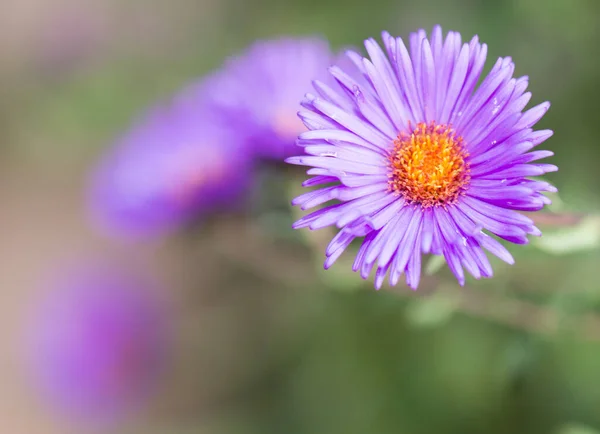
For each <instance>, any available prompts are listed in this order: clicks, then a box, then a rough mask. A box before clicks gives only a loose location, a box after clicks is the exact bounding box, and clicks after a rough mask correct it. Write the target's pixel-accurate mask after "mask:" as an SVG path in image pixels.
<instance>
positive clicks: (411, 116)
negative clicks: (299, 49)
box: [287, 26, 557, 289]
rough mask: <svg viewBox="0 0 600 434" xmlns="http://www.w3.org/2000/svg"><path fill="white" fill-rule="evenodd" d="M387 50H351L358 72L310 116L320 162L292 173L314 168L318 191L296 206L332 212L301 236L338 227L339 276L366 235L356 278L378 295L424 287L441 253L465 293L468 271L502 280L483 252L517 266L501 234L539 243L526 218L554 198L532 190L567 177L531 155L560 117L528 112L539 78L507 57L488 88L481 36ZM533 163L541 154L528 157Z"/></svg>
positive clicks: (308, 145)
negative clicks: (554, 176)
mask: <svg viewBox="0 0 600 434" xmlns="http://www.w3.org/2000/svg"><path fill="white" fill-rule="evenodd" d="M383 42H384V47H385V52H384V51H383V50H382V49H381V48H380V46H379V45H378V44H377V43H376V42H375V41H374V40H373V39H368V40H367V41H365V47H366V49H367V52H368V53H369V56H370V59H367V58H363V57H362V56H360V55H359V54H357V53H355V52H348V53H347V54H348V57H349V59H350V60H352V62H353V64H354V70H352V71H350V70H342V69H341V68H339V67H332V68H330V72H331V74H332V76H333V77H334V78H335V79H336V82H337V84H336V85H335V87H331V86H327V85H326V84H324V83H319V82H317V83H316V84H315V89H316V94H307V95H306V98H305V100H304V102H303V106H304V107H305V110H303V111H301V112H300V113H299V116H300V117H301V118H302V120H303V121H304V123H305V125H306V126H307V127H308V128H309V130H311V131H308V132H305V133H302V134H300V136H299V139H298V144H299V145H300V146H302V147H303V148H304V152H305V153H306V154H308V155H306V156H298V157H291V158H289V159H288V160H287V162H288V163H291V164H298V165H304V166H309V167H311V169H309V170H308V172H307V173H308V174H309V175H314V177H312V178H311V179H309V180H307V181H306V182H305V183H304V185H305V186H320V187H319V188H318V189H316V190H314V191H310V192H308V193H305V194H303V195H301V196H299V197H297V198H296V199H295V200H294V201H293V204H295V205H299V206H300V207H301V208H302V209H309V208H312V207H315V206H318V205H321V204H326V203H327V202H330V201H332V200H335V201H337V203H334V204H329V205H327V206H325V207H324V208H321V209H319V210H317V211H315V212H313V213H311V214H309V215H307V216H305V217H303V218H301V219H300V220H299V221H297V222H296V223H295V225H294V227H295V228H302V227H309V228H310V229H319V228H323V227H326V226H330V225H336V226H337V227H338V228H340V231H339V233H338V234H337V235H336V236H335V237H334V239H333V240H332V241H331V243H330V244H329V246H328V247H327V250H326V256H327V259H326V261H325V268H328V267H330V266H331V265H332V264H333V263H334V262H335V261H336V259H337V258H338V257H339V256H340V255H341V254H342V253H343V252H344V250H345V249H346V248H347V247H348V246H349V245H350V243H351V242H352V241H353V240H354V239H356V238H362V237H364V240H363V242H362V245H361V247H360V249H359V251H358V254H357V257H356V260H355V262H354V267H353V269H354V271H360V274H361V276H362V277H363V278H365V279H366V278H367V277H368V276H369V274H370V273H371V271H372V269H373V267H374V266H375V267H376V269H377V271H376V276H375V286H376V287H377V288H380V287H381V285H382V284H383V281H384V279H385V277H386V275H388V274H389V281H390V284H391V285H395V284H397V282H398V280H399V278H400V276H401V275H402V274H405V275H406V282H407V284H408V285H409V286H411V287H412V288H414V289H416V288H417V286H418V284H419V279H420V274H421V256H422V254H428V253H431V254H435V255H443V256H444V257H445V259H446V262H447V263H448V266H449V267H450V269H451V270H452V272H453V273H454V275H455V276H456V278H457V279H458V281H459V283H460V284H461V285H462V284H464V281H465V273H464V270H467V271H468V272H469V273H470V274H471V275H473V276H474V277H475V278H480V277H491V276H492V268H491V266H490V263H489V261H488V259H487V257H486V255H485V253H484V249H485V250H488V251H489V252H491V253H492V254H494V255H496V256H498V257H499V258H501V259H502V260H504V261H506V262H508V263H513V258H512V256H511V255H510V253H509V252H508V251H507V250H506V249H505V248H504V247H503V246H502V245H501V244H500V243H499V242H498V241H497V240H496V239H495V238H493V237H491V236H490V234H491V235H495V236H497V237H500V238H502V239H505V240H507V241H510V242H513V243H517V244H526V243H527V242H528V239H527V236H528V235H534V236H539V235H541V232H540V231H539V230H538V228H536V227H535V226H534V223H533V221H532V220H531V219H529V218H528V217H526V216H524V215H522V214H520V213H519V212H518V211H537V210H540V209H542V208H543V207H544V205H546V204H549V203H550V200H549V199H548V198H547V197H545V196H544V195H543V192H546V191H555V190H556V189H555V188H554V187H553V186H551V185H550V184H548V183H547V182H544V181H540V180H532V179H529V178H530V177H532V176H539V175H543V174H545V173H547V172H552V171H555V170H557V168H556V166H554V165H551V164H537V163H534V162H535V161H537V160H540V159H542V158H545V157H548V156H551V155H553V154H552V152H549V151H538V150H536V151H531V150H532V149H533V148H535V147H536V146H538V145H539V144H540V143H542V142H543V141H544V140H546V139H547V138H548V137H550V136H551V135H552V132H551V131H549V130H542V131H534V130H533V129H532V127H533V125H535V124H536V123H537V122H538V121H539V120H540V118H541V117H542V116H543V115H544V113H546V111H547V110H548V108H549V103H547V102H546V103H542V104H540V105H538V106H536V107H533V108H531V109H529V110H527V111H525V112H524V111H523V110H524V108H525V106H526V105H527V103H528V102H529V99H530V97H531V94H530V93H529V92H526V88H527V84H528V78H527V77H520V78H513V72H514V64H513V62H512V61H511V59H510V58H509V57H507V58H500V59H498V61H497V62H496V64H495V65H494V67H493V68H492V70H491V71H490V73H489V74H488V75H487V77H485V78H484V79H483V81H482V82H481V84H480V85H479V86H478V87H477V82H478V80H479V78H480V76H481V72H482V70H483V66H484V63H485V59H486V53H487V46H486V45H485V44H481V43H479V41H478V38H477V36H475V37H474V38H473V39H471V41H470V42H468V43H464V44H463V43H461V36H460V34H458V33H456V32H449V33H448V35H447V36H446V38H445V39H444V38H443V35H442V30H441V28H440V27H439V26H436V27H435V28H434V29H433V32H432V34H431V37H430V39H428V38H427V35H426V33H425V31H424V30H420V31H418V32H416V33H413V34H411V35H410V43H409V45H408V47H407V46H406V45H405V44H404V42H403V40H402V39H401V38H395V37H392V36H390V35H389V34H388V33H386V32H384V33H383ZM530 151H531V152H530Z"/></svg>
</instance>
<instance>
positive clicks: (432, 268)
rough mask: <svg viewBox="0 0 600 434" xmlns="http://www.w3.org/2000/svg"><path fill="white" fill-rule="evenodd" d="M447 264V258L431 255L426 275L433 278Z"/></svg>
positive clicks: (426, 267) (426, 266)
mask: <svg viewBox="0 0 600 434" xmlns="http://www.w3.org/2000/svg"><path fill="white" fill-rule="evenodd" d="M445 264H446V258H444V257H443V256H441V255H439V256H438V255H431V256H430V257H429V260H428V261H427V264H426V265H425V275H427V276H432V275H434V274H435V273H437V272H438V271H440V270H441V269H442V267H443V266H444V265H445Z"/></svg>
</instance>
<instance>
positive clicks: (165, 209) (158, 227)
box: [90, 78, 252, 238]
mask: <svg viewBox="0 0 600 434" xmlns="http://www.w3.org/2000/svg"><path fill="white" fill-rule="evenodd" d="M208 80H209V81H210V80H212V78H209V79H208ZM205 84H206V83H205V82H204V81H203V82H200V83H199V84H196V85H193V86H190V87H188V88H186V89H184V90H183V91H182V92H181V93H180V94H178V95H177V96H176V97H175V98H174V99H173V100H172V101H171V102H170V103H168V104H165V105H162V106H160V107H156V108H154V109H153V110H151V111H149V112H148V113H147V114H146V115H145V116H144V117H142V119H141V120H139V121H138V123H137V124H136V125H134V126H133V128H132V129H131V130H130V131H129V132H128V133H127V134H125V135H124V137H122V138H121V139H120V140H119V141H118V143H117V144H116V146H115V148H114V149H113V150H111V151H110V152H109V153H108V155H106V156H105V157H104V159H103V161H102V162H101V163H100V165H99V167H97V169H96V170H95V172H94V174H93V179H92V189H91V194H90V202H91V210H92V215H93V218H94V219H95V221H96V223H97V224H98V226H100V227H101V229H103V230H106V231H108V232H112V233H114V234H116V235H119V236H126V237H127V236H129V237H133V238H136V237H147V236H152V235H157V234H161V233H163V232H165V231H168V230H169V229H172V228H173V227H175V226H177V225H179V224H181V223H183V222H185V221H187V220H190V219H191V218H193V217H197V216H198V215H201V214H206V213H210V212H213V211H215V210H216V209H220V208H221V207H232V206H235V205H236V204H238V203H239V201H236V199H238V198H239V197H240V195H242V194H243V193H244V191H245V190H246V189H247V187H248V185H249V183H250V182H251V176H250V172H251V163H252V158H251V155H250V153H249V152H248V151H247V148H246V147H245V146H244V141H243V139H242V138H241V137H240V136H239V133H240V130H239V129H238V128H232V127H231V125H225V124H224V120H225V119H224V118H218V117H217V116H215V114H214V113H213V112H212V111H211V110H210V109H209V108H208V107H207V105H206V95H205V89H206V86H205Z"/></svg>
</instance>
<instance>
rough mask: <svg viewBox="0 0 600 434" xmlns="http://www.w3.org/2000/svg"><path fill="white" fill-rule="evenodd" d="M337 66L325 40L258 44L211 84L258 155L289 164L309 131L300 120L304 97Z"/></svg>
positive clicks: (219, 105) (217, 100)
mask: <svg viewBox="0 0 600 434" xmlns="http://www.w3.org/2000/svg"><path fill="white" fill-rule="evenodd" d="M333 63H334V59H333V55H332V53H331V50H330V48H329V45H328V43H327V41H325V40H322V39H319V38H290V37H287V38H282V39H274V40H266V41H258V42H255V43H254V44H253V45H251V46H250V47H249V48H248V49H247V50H246V51H245V52H244V53H242V54H241V55H239V56H236V57H233V58H231V59H229V61H228V62H226V64H225V66H224V67H223V74H222V75H220V76H219V77H218V78H219V80H218V81H217V82H216V83H215V84H214V85H213V86H211V88H212V89H213V90H214V92H212V98H213V102H214V103H215V106H216V108H217V109H218V110H220V111H222V112H224V113H226V115H227V117H228V118H234V119H235V124H236V125H237V126H239V127H240V128H241V129H243V130H244V131H245V132H246V134H247V137H248V145H249V147H250V149H252V150H254V152H255V153H256V154H257V155H259V156H261V157H264V158H268V159H274V160H279V161H283V159H284V158H285V157H287V156H290V155H294V154H295V153H297V152H298V151H297V149H296V147H295V141H296V138H297V136H298V134H299V133H300V132H302V131H304V130H305V129H306V128H305V127H304V125H302V122H301V121H300V120H299V119H298V116H297V112H298V110H299V109H300V104H299V102H300V100H301V99H302V96H303V95H304V93H305V92H306V89H307V87H308V86H310V83H311V82H312V80H314V79H316V78H322V79H326V78H327V68H328V67H329V66H331V65H332V64H333Z"/></svg>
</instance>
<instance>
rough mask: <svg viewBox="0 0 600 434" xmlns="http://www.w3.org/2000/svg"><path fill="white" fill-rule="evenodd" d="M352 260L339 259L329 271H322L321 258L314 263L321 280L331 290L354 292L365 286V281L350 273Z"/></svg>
mask: <svg viewBox="0 0 600 434" xmlns="http://www.w3.org/2000/svg"><path fill="white" fill-rule="evenodd" d="M353 262H354V258H349V257H341V258H339V259H338V260H337V261H336V263H335V264H334V265H333V266H332V267H331V268H330V269H329V270H324V269H323V261H322V260H321V258H319V259H318V260H316V261H315V268H316V269H317V273H318V275H319V277H320V278H321V280H322V281H323V282H324V283H325V284H326V285H327V286H328V287H329V288H331V289H333V290H337V291H343V292H347V291H356V290H358V289H360V288H361V287H363V286H364V285H365V281H364V280H363V279H361V277H360V276H359V275H357V274H356V273H355V272H353V271H352V263H353Z"/></svg>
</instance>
